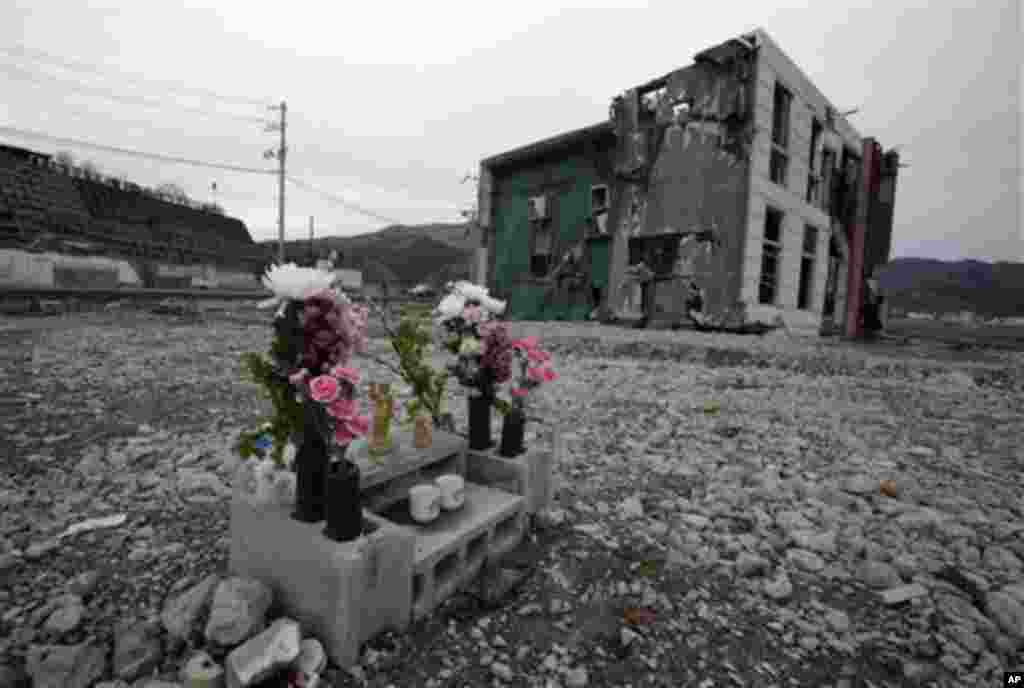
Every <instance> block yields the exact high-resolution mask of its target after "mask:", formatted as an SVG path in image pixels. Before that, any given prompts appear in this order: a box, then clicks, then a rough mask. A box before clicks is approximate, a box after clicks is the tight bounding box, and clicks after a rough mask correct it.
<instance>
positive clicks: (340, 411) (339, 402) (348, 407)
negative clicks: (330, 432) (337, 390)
mask: <svg viewBox="0 0 1024 688" xmlns="http://www.w3.org/2000/svg"><path fill="white" fill-rule="evenodd" d="M358 410H359V406H358V404H356V402H355V400H354V399H335V400H334V401H333V402H331V404H330V405H329V406H328V407H327V414H328V415H330V416H333V417H334V418H350V417H352V416H354V415H356V411H358Z"/></svg>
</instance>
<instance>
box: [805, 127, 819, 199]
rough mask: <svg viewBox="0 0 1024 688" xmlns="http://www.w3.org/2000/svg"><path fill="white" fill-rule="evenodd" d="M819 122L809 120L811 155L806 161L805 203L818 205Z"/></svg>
mask: <svg viewBox="0 0 1024 688" xmlns="http://www.w3.org/2000/svg"><path fill="white" fill-rule="evenodd" d="M821 132H822V126H821V122H819V121H818V119H817V118H815V119H813V120H811V153H810V155H809V156H808V160H807V202H808V203H810V204H812V205H817V204H818V195H819V194H820V193H821V174H820V173H819V172H818V145H819V144H820V143H821Z"/></svg>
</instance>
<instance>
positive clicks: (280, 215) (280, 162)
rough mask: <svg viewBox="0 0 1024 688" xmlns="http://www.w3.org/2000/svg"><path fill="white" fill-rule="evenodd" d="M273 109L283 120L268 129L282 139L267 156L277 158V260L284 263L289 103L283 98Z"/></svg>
mask: <svg viewBox="0 0 1024 688" xmlns="http://www.w3.org/2000/svg"><path fill="white" fill-rule="evenodd" d="M270 109H271V110H280V111H281V120H280V122H278V124H277V126H274V125H270V127H271V128H270V129H268V131H273V129H277V130H278V132H279V133H280V135H281V141H280V144H279V145H278V148H277V152H276V153H274V152H273V151H272V150H271V151H268V153H267V156H266V157H275V158H277V262H278V263H284V176H285V159H286V158H287V157H288V144H287V138H286V132H287V127H288V104H287V103H285V102H284V101H283V100H282V101H281V104H280V105H272V106H271V107H270Z"/></svg>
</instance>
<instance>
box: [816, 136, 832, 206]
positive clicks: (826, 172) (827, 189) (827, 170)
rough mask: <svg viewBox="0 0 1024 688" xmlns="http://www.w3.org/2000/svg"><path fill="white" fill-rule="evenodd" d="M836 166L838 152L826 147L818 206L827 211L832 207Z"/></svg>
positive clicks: (823, 153)
mask: <svg viewBox="0 0 1024 688" xmlns="http://www.w3.org/2000/svg"><path fill="white" fill-rule="evenodd" d="M835 166H836V152H835V151H834V150H831V149H829V148H826V149H825V150H824V151H822V153H821V192H820V193H819V194H818V203H817V205H818V207H819V208H821V209H822V210H824V211H825V212H826V213H827V212H829V210H830V209H831V207H832V203H831V201H832V175H833V170H834V169H835Z"/></svg>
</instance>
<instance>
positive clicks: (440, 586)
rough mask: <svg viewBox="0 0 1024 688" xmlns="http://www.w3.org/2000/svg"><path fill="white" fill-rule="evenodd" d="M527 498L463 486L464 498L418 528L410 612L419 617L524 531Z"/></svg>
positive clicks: (470, 577)
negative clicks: (462, 502) (455, 507)
mask: <svg viewBox="0 0 1024 688" xmlns="http://www.w3.org/2000/svg"><path fill="white" fill-rule="evenodd" d="M526 517H527V512H526V500H525V499H524V498H523V497H520V496H518V495H516V494H511V493H509V492H506V491H504V490H497V489H492V488H489V487H484V486H482V485H476V484H472V483H470V484H468V485H467V486H466V503H465V505H464V506H463V507H462V508H461V509H459V510H458V511H455V512H451V513H448V514H445V515H443V516H442V518H441V519H439V520H438V521H437V522H436V523H433V524H430V525H426V526H420V527H419V528H417V538H416V549H415V554H414V560H413V566H412V569H413V579H412V612H413V618H416V619H419V618H422V617H424V616H426V615H428V614H429V613H430V612H432V611H433V610H434V609H435V608H436V607H437V606H438V605H439V604H441V603H442V602H443V601H445V600H446V599H448V598H449V597H451V596H452V595H453V594H454V593H455V592H456V591H457V590H459V589H460V588H462V587H463V586H464V585H466V584H467V583H469V582H470V581H471V580H472V579H473V578H474V577H475V576H476V574H477V573H479V571H480V568H481V567H482V566H483V564H484V562H485V561H486V560H494V559H498V558H499V557H501V555H503V554H504V553H506V552H508V551H509V550H510V549H512V548H513V547H515V546H516V545H517V544H519V542H521V541H522V539H523V534H524V533H525V532H526Z"/></svg>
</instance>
